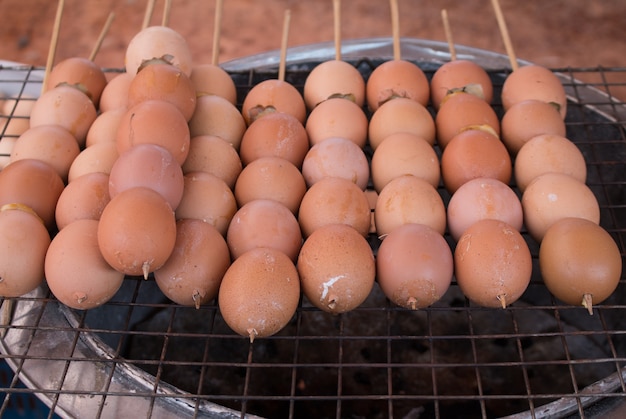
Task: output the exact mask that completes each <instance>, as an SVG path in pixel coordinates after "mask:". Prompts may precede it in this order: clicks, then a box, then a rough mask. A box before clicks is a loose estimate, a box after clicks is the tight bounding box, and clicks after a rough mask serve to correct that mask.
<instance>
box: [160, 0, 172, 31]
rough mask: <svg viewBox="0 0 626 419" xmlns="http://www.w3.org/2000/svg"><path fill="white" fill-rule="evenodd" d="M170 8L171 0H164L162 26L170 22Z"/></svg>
mask: <svg viewBox="0 0 626 419" xmlns="http://www.w3.org/2000/svg"><path fill="white" fill-rule="evenodd" d="M171 10H172V0H165V4H164V5H163V19H162V20H161V25H162V26H168V25H169V24H170V11H171Z"/></svg>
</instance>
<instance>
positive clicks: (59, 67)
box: [46, 57, 107, 108]
mask: <svg viewBox="0 0 626 419" xmlns="http://www.w3.org/2000/svg"><path fill="white" fill-rule="evenodd" d="M60 84H64V85H71V86H75V87H77V88H79V89H80V90H81V91H83V92H84V93H85V94H86V95H87V96H88V97H89V98H90V99H91V100H92V102H93V104H94V105H95V107H96V108H98V106H99V103H100V96H101V95H102V91H103V90H104V87H105V86H106V85H107V78H106V76H105V74H104V71H103V70H102V69H101V68H100V67H99V66H98V65H97V64H96V63H94V62H93V61H91V60H89V59H87V58H84V57H69V58H66V59H64V60H62V61H59V62H58V63H56V64H55V65H54V66H53V67H52V69H51V71H50V74H48V78H47V81H46V86H47V87H48V90H49V89H52V88H54V87H57V86H58V85H60Z"/></svg>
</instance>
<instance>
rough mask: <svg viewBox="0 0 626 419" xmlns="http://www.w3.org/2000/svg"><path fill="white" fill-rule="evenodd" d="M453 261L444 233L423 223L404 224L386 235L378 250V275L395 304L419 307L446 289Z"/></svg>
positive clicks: (427, 303) (381, 284)
mask: <svg viewBox="0 0 626 419" xmlns="http://www.w3.org/2000/svg"><path fill="white" fill-rule="evenodd" d="M453 272H454V264H453V260H452V251H451V250H450V246H449V245H448V243H447V242H446V240H445V239H444V238H443V236H442V235H441V234H439V233H438V232H436V231H435V230H433V229H432V228H430V227H427V226H425V225H423V224H404V225H401V226H400V227H398V228H396V229H394V230H393V231H392V232H391V233H389V234H388V235H387V236H385V239H384V240H383V241H382V243H381V244H380V247H379V248H378V253H377V254H376V278H377V279H378V284H379V285H380V289H381V290H382V291H383V293H384V294H385V295H386V296H387V298H389V300H391V302H393V303H394V304H396V305H398V306H400V307H405V308H409V309H411V310H416V309H418V308H425V307H428V306H431V305H432V304H434V303H435V302H437V301H439V300H440V299H441V297H443V295H444V294H445V293H446V291H447V290H448V288H449V287H450V284H451V282H452V275H453Z"/></svg>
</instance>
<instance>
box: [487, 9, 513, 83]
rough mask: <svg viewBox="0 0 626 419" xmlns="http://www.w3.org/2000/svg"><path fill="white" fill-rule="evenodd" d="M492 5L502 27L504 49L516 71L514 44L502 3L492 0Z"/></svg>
mask: <svg viewBox="0 0 626 419" xmlns="http://www.w3.org/2000/svg"><path fill="white" fill-rule="evenodd" d="M491 5H492V6H493V10H494V12H495V13H496V19H497V21H498V26H499V27H500V34H501V35H502V40H503V41H504V48H505V49H506V53H507V55H508V56H509V62H510V63H511V69H512V70H513V71H515V70H517V68H518V64H517V58H516V57H515V51H514V50H513V44H512V43H511V38H510V37H509V30H508V29H507V26H506V22H505V21H504V15H503V14H502V9H501V8H500V2H499V1H498V0H491Z"/></svg>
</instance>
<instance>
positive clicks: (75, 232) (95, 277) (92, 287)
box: [44, 219, 124, 310]
mask: <svg viewBox="0 0 626 419" xmlns="http://www.w3.org/2000/svg"><path fill="white" fill-rule="evenodd" d="M97 236H98V221H97V220H90V219H82V220H76V221H74V222H72V223H70V224H68V225H67V226H66V227H65V228H64V229H63V230H61V231H59V232H58V233H57V234H56V235H55V236H54V238H53V239H52V242H51V243H50V246H49V247H48V251H47V253H46V259H45V265H44V268H45V274H46V282H47V284H48V287H49V288H50V291H51V292H52V294H53V295H54V296H55V297H56V298H57V300H59V301H60V302H61V303H63V304H65V305H66V306H68V307H71V308H74V309H77V310H88V309H92V308H95V307H99V306H101V305H103V304H104V303H106V302H107V301H109V300H110V299H111V298H113V296H114V295H115V293H116V292H117V291H118V290H119V289H120V287H121V286H122V282H123V281H124V274H123V273H121V272H119V271H117V270H115V269H113V268H112V267H111V265H109V264H108V263H107V262H106V260H104V257H102V253H101V252H100V247H99V246H98V237H97ZM85 272H89V275H85Z"/></svg>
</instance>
